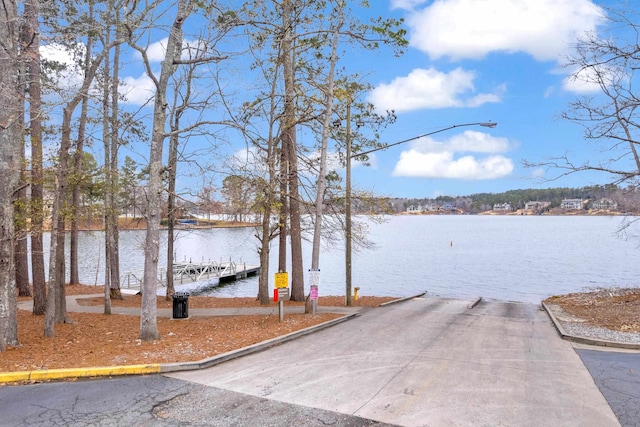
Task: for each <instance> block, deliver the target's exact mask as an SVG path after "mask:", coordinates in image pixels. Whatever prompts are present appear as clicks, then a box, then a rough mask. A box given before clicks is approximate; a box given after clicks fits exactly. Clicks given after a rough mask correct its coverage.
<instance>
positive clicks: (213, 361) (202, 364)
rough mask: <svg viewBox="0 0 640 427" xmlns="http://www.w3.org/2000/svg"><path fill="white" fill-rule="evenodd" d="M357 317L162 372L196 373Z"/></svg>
mask: <svg viewBox="0 0 640 427" xmlns="http://www.w3.org/2000/svg"><path fill="white" fill-rule="evenodd" d="M357 316H360V313H353V314H349V315H346V316H343V317H339V318H337V319H333V320H329V321H327V322H324V323H320V324H319V325H315V326H310V327H308V328H305V329H301V330H299V331H295V332H291V333H289V334H286V335H282V336H280V337H277V338H272V339H270V340H267V341H262V342H259V343H256V344H253V345H250V346H248V347H243V348H240V349H238V350H234V351H229V352H227V353H222V354H219V355H217V356H213V357H209V358H207V359H202V360H199V361H195V362H178V363H165V364H162V365H160V372H161V373H163V374H165V373H169V372H179V371H194V370H198V369H205V368H209V367H211V366H215V365H219V364H220V363H223V362H226V361H229V360H232V359H237V358H239V357H242V356H246V355H248V354H252V353H257V352H260V351H263V350H266V349H268V348H271V347H274V346H276V345H280V344H283V343H285V342H287V341H291V340H294V339H296V338H300V337H303V336H305V335H309V334H311V333H313V332H318V331H320V330H322V329H325V328H329V327H331V326H335V325H337V324H339V323H342V322H345V321H347V320H351V319H353V318H355V317H357Z"/></svg>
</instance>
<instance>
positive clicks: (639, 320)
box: [544, 288, 640, 332]
mask: <svg viewBox="0 0 640 427" xmlns="http://www.w3.org/2000/svg"><path fill="white" fill-rule="evenodd" d="M544 302H545V303H547V304H555V305H558V306H560V308H562V310H563V311H564V312H566V313H568V314H571V315H573V316H575V317H577V318H579V319H581V320H583V321H585V322H586V323H587V324H589V325H592V326H599V327H603V328H607V329H611V330H614V331H620V332H640V288H611V289H598V290H594V291H591V292H580V293H572V294H567V295H559V296H553V297H550V298H547V299H546V300H545V301H544Z"/></svg>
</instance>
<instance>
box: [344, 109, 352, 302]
mask: <svg viewBox="0 0 640 427" xmlns="http://www.w3.org/2000/svg"><path fill="white" fill-rule="evenodd" d="M346 145H347V188H346V195H345V231H346V236H345V240H346V241H345V274H346V293H347V295H346V297H347V301H346V303H347V306H351V103H350V102H349V103H347V141H346Z"/></svg>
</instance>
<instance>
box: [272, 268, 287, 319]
mask: <svg viewBox="0 0 640 427" xmlns="http://www.w3.org/2000/svg"><path fill="white" fill-rule="evenodd" d="M274 281H275V285H276V288H275V290H274V292H273V300H274V301H276V302H277V303H278V311H279V314H280V316H279V317H280V321H281V322H282V321H283V320H284V299H285V298H286V299H288V298H289V273H287V272H286V271H285V272H280V273H276V274H275V280H274Z"/></svg>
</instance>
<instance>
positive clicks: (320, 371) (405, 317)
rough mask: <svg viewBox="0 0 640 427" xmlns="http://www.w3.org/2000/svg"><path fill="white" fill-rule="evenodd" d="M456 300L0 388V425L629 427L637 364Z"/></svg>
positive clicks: (633, 356) (530, 312)
mask: <svg viewBox="0 0 640 427" xmlns="http://www.w3.org/2000/svg"><path fill="white" fill-rule="evenodd" d="M468 303H469V301H460V300H448V299H441V298H434V297H425V298H415V299H412V300H409V301H406V302H403V303H400V304H394V305H390V306H388V307H384V308H380V309H376V310H372V311H369V312H366V313H364V314H363V315H362V316H360V317H358V318H356V319H353V320H350V321H348V322H344V323H342V324H339V325H337V326H334V327H332V328H328V329H325V330H322V331H319V332H317V333H314V334H311V335H307V336H305V337H302V338H299V339H297V340H294V341H290V342H287V343H284V344H282V345H279V346H276V347H273V348H270V349H268V350H266V351H263V352H260V353H256V354H252V355H248V356H245V357H242V358H239V359H236V360H232V361H229V362H225V363H223V364H220V365H218V366H214V367H212V368H208V369H204V370H199V371H186V372H180V373H174V374H169V375H168V376H162V375H151V376H142V377H128V378H117V379H111V380H93V381H80V382H69V383H50V384H34V385H27V386H8V387H0V414H1V415H0V426H27V425H28V426H53V425H61V426H62V425H64V426H85V425H95V426H102V425H105V426H106V425H109V426H112V425H131V426H147V425H148V426H169V425H193V426H205V425H207V426H254V425H256V426H291V425H296V426H327V425H329V426H331V425H333V426H370V425H371V426H386V425H401V426H500V425H503V426H546V425H549V426H560V425H562V426H598V427H603V426H605V427H606V426H617V425H620V424H622V425H623V426H633V425H637V424H634V423H637V422H638V419H640V418H639V417H638V408H639V407H640V405H638V402H639V401H640V398H639V397H638V390H640V379H639V378H638V369H639V368H640V367H639V366H638V364H639V363H640V354H638V353H618V352H601V351H594V350H585V349H579V350H577V351H576V350H575V349H574V348H573V346H572V345H571V343H569V342H567V341H563V340H561V339H560V338H559V337H558V334H557V332H556V331H555V329H554V328H553V325H552V323H551V321H550V320H549V318H548V316H547V315H546V313H544V312H543V311H542V310H541V309H540V308H539V307H538V306H535V305H530V304H514V303H504V302H481V303H480V304H478V305H477V306H476V307H475V308H468V306H467V305H468ZM583 362H584V363H583ZM585 364H586V366H585ZM587 367H588V368H589V369H587ZM590 372H591V374H590ZM592 375H593V377H592ZM598 387H600V389H599V388H598ZM601 390H602V392H601ZM605 397H606V399H607V400H608V402H607V400H605ZM612 409H613V410H612ZM614 411H615V415H614ZM616 415H617V416H618V417H619V419H620V423H619V422H618V420H617V419H616ZM385 423H386V424H385Z"/></svg>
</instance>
